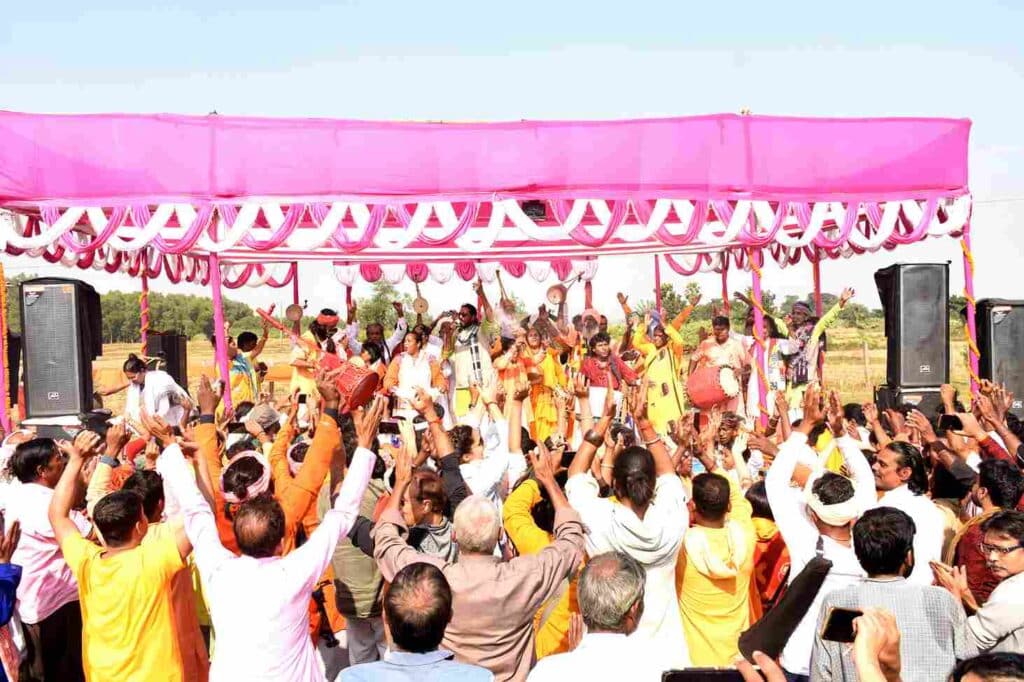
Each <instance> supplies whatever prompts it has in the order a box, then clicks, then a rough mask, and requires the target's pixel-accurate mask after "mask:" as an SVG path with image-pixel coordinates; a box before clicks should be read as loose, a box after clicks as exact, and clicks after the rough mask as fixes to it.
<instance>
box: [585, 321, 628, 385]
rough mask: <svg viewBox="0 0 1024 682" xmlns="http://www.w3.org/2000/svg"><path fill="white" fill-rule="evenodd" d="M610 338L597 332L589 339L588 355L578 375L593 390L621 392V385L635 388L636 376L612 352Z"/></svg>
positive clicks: (604, 333)
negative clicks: (609, 382) (606, 389)
mask: <svg viewBox="0 0 1024 682" xmlns="http://www.w3.org/2000/svg"><path fill="white" fill-rule="evenodd" d="M611 343H612V342H611V337H609V336H608V334H607V333H606V332H598V333H596V334H594V335H593V336H592V337H590V342H589V346H590V353H589V354H588V355H587V357H585V358H584V359H583V364H582V365H580V374H582V375H583V376H585V377H586V378H587V381H588V382H589V383H590V385H591V386H592V387H594V388H611V389H612V390H613V391H621V390H622V384H623V383H625V384H627V385H629V386H635V385H636V384H637V382H638V379H639V378H638V376H637V373H636V372H635V371H633V368H632V367H630V366H629V365H627V364H626V363H625V362H623V360H622V358H620V357H619V356H618V354H617V353H613V352H612V346H611ZM609 371H610V372H611V383H612V385H611V386H608V373H609Z"/></svg>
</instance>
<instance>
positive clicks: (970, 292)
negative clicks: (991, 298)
mask: <svg viewBox="0 0 1024 682" xmlns="http://www.w3.org/2000/svg"><path fill="white" fill-rule="evenodd" d="M960 250H961V251H963V254H964V298H966V299H967V324H965V325H964V334H965V335H966V336H967V371H968V373H969V374H970V375H971V395H977V393H978V386H979V384H980V383H981V379H980V378H979V377H978V358H979V356H980V355H981V353H980V352H979V351H978V330H977V327H976V324H975V319H974V315H975V309H974V305H975V303H974V254H973V253H972V252H971V218H970V216H968V217H967V222H966V223H964V232H963V236H962V237H961V238H960Z"/></svg>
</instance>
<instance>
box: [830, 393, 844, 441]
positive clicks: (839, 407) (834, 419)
mask: <svg viewBox="0 0 1024 682" xmlns="http://www.w3.org/2000/svg"><path fill="white" fill-rule="evenodd" d="M827 418H828V427H829V429H830V430H831V431H832V434H833V435H834V436H835V437H836V438H838V437H839V436H841V435H843V434H844V433H845V432H846V426H845V422H844V420H843V404H842V403H840V402H839V395H838V394H837V393H836V392H835V391H829V392H828V414H827Z"/></svg>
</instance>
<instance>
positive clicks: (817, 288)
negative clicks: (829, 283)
mask: <svg viewBox="0 0 1024 682" xmlns="http://www.w3.org/2000/svg"><path fill="white" fill-rule="evenodd" d="M811 277H813V278H814V314H815V316H817V317H821V315H822V313H823V312H824V311H823V310H822V309H821V261H819V260H818V254H817V249H815V255H814V259H813V260H811Z"/></svg>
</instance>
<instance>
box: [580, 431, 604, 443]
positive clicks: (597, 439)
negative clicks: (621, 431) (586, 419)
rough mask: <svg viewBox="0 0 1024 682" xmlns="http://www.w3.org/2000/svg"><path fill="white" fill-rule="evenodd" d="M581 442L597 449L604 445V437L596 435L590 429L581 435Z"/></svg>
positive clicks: (596, 433)
mask: <svg viewBox="0 0 1024 682" xmlns="http://www.w3.org/2000/svg"><path fill="white" fill-rule="evenodd" d="M583 440H585V441H586V442H588V443H590V444H591V445H593V446H594V447H595V448H599V447H601V446H602V445H604V435H602V434H600V433H598V432H597V431H595V430H594V429H590V430H589V431H587V432H586V433H585V434H584V435H583Z"/></svg>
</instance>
